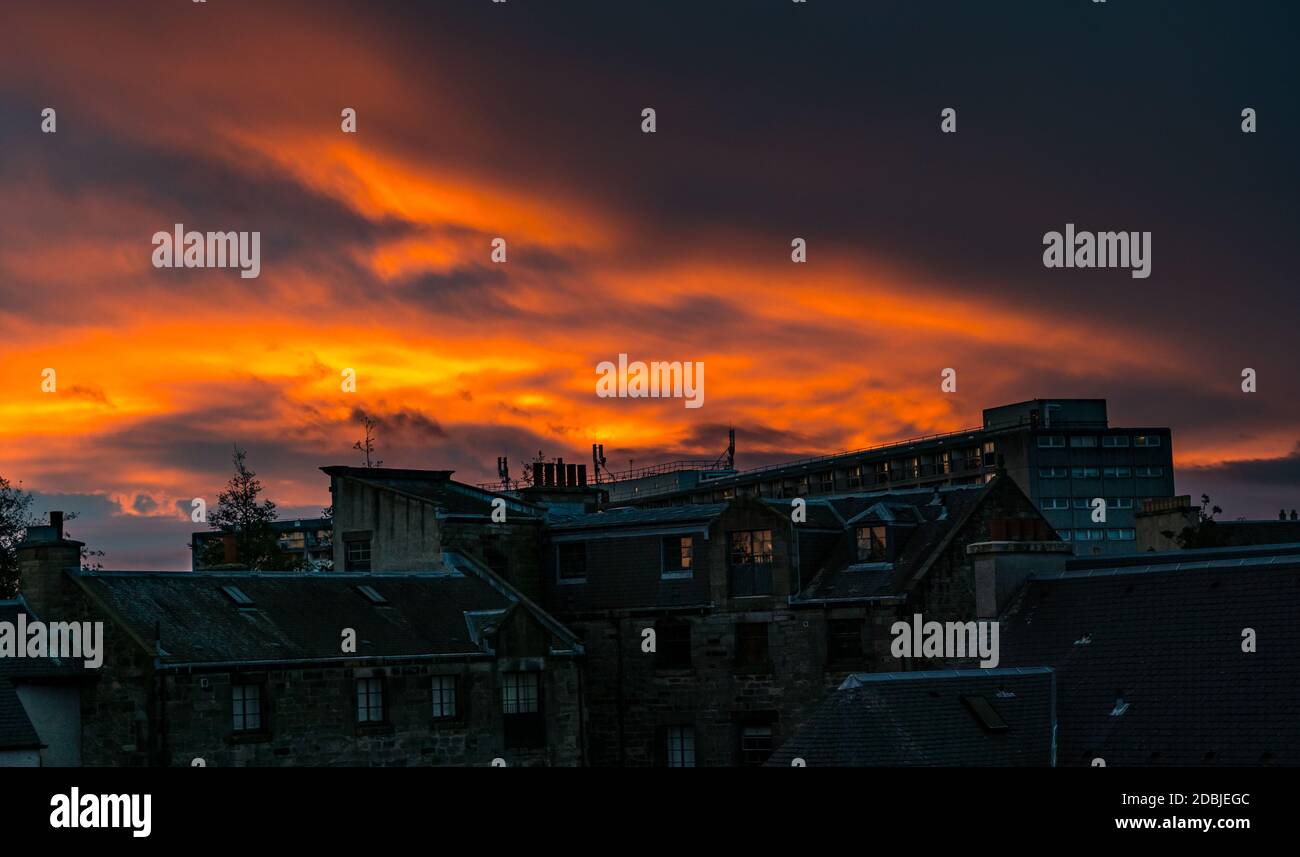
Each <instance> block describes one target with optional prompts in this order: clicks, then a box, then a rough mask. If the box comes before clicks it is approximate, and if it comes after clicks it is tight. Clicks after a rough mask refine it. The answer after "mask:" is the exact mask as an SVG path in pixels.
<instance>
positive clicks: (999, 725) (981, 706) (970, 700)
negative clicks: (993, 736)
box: [961, 696, 1008, 732]
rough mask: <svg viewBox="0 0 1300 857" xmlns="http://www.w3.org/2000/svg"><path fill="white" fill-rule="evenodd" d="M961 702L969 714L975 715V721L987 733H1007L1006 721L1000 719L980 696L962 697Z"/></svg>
mask: <svg viewBox="0 0 1300 857" xmlns="http://www.w3.org/2000/svg"><path fill="white" fill-rule="evenodd" d="M961 701H962V702H964V703H966V707H967V708H969V709H970V713H971V714H974V715H975V719H976V720H978V721H979V722H980V725H981V726H983V727H984V729H985V730H986V731H988V732H1005V731H1007V728H1008V727H1007V721H1005V720H1003V719H1002V715H1001V714H998V712H997V711H996V710H995V709H994V708H993V706H992V705H990V704H989V701H988V700H987V699H985V698H984V697H982V696H963V697H962V698H961Z"/></svg>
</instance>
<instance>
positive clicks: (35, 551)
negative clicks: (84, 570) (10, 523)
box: [17, 512, 84, 620]
mask: <svg viewBox="0 0 1300 857" xmlns="http://www.w3.org/2000/svg"><path fill="white" fill-rule="evenodd" d="M83 545H84V542H78V541H74V540H73V539H65V538H64V537H63V513H62V512H51V513H50V525H49V526H46V527H28V528H27V533H26V535H25V537H24V538H23V540H22V541H21V542H19V544H18V546H17V552H18V591H19V592H21V593H22V595H23V597H24V598H25V599H27V603H28V604H30V605H31V606H32V610H33V611H35V612H36V614H37V615H38V616H41V617H42V618H44V619H47V620H55V619H63V618H65V617H69V616H75V615H76V613H77V611H78V609H79V604H80V602H81V595H80V590H79V589H78V588H77V585H76V584H75V583H73V582H72V581H71V580H69V579H68V576H67V575H66V574H65V571H67V570H68V569H74V570H76V569H80V568H81V548H82V547H83Z"/></svg>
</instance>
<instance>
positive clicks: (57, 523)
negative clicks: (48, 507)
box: [50, 512, 63, 539]
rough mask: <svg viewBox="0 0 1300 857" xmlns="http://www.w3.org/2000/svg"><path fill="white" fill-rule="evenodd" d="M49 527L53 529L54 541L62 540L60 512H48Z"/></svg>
mask: <svg viewBox="0 0 1300 857" xmlns="http://www.w3.org/2000/svg"><path fill="white" fill-rule="evenodd" d="M50 526H51V527H53V528H54V537H55V538H56V539H62V538H63V513H62V512H50Z"/></svg>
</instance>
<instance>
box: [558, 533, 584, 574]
mask: <svg viewBox="0 0 1300 857" xmlns="http://www.w3.org/2000/svg"><path fill="white" fill-rule="evenodd" d="M555 551H556V560H555V561H556V567H557V568H558V569H559V575H560V580H569V581H579V580H586V579H587V543H586V542H564V543H562V544H559V545H556V547H555Z"/></svg>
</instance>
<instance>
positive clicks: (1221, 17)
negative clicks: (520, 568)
mask: <svg viewBox="0 0 1300 857" xmlns="http://www.w3.org/2000/svg"><path fill="white" fill-rule="evenodd" d="M1298 25H1300V11H1297V9H1296V7H1294V6H1293V4H1289V3H1282V2H1278V3H1264V2H1242V3H1234V4H1218V3H1216V4H1211V3H1188V2H1173V0H1171V1H1170V2H1124V1H1123V0H1112V2H1108V3H1093V2H1088V0H1061V2H1055V0H1052V2H1048V0H1034V2H992V3H969V2H967V3H959V2H915V0H899V2H889V1H888V0H884V1H883V2H834V0H809V2H807V3H802V4H795V3H790V2H785V0H734V2H731V1H729V0H708V2H704V0H699V2H691V3H678V2H665V0H656V2H640V0H621V1H620V2H617V3H615V2H607V0H601V1H600V2H597V1H596V0H587V1H586V2H578V0H509V2H507V3H491V2H488V0H441V2H426V3H420V2H391V3H386V2H366V3H342V2H320V0H313V2H309V3H308V2H301V3H295V2H275V3H268V2H257V0H210V2H206V3H192V2H183V0H166V2H135V0H123V2H115V3H102V2H99V3H96V2H87V3H71V2H59V0H50V2H41V3H34V2H6V3H4V4H0V476H3V477H5V478H7V479H9V480H10V481H12V482H15V483H16V482H19V481H21V483H22V485H23V487H24V488H27V489H29V490H32V491H34V492H35V493H36V495H37V510H38V511H40V512H42V513H44V512H46V511H48V510H49V509H64V510H67V511H75V512H77V513H78V518H77V520H75V521H74V522H73V523H72V524H71V525H70V526H69V531H70V532H71V534H72V535H73V536H74V537H76V538H79V539H82V540H84V541H87V542H88V543H89V544H90V546H91V547H92V548H98V549H102V550H104V551H105V552H106V556H105V558H104V560H103V562H104V564H105V567H107V568H118V569H139V568H154V569H180V568H188V567H189V557H188V549H187V547H186V544H187V542H188V540H189V533H190V532H192V531H193V530H195V529H202V527H201V526H196V525H195V524H193V523H192V522H191V520H190V509H191V501H192V499H193V498H196V497H201V498H205V499H206V500H207V502H208V503H209V504H215V500H216V495H217V493H218V492H219V490H220V489H221V487H222V486H223V484H224V483H225V481H226V479H227V478H228V477H229V475H230V473H231V463H230V456H231V450H232V444H238V445H239V447H240V448H243V449H246V450H247V452H248V462H249V464H250V466H251V467H252V468H253V469H254V470H255V471H256V472H257V473H258V475H259V477H260V478H261V479H262V481H263V483H264V485H265V487H266V492H267V496H269V497H270V498H271V499H273V500H275V501H276V502H277V503H278V504H279V505H280V508H281V512H282V517H295V516H314V515H315V514H317V513H318V512H319V510H320V509H321V507H323V506H326V505H328V504H329V494H328V478H327V477H325V475H324V474H322V473H321V472H320V471H319V469H318V468H319V467H321V466H324V465H331V464H359V463H361V460H362V459H361V456H360V454H359V453H357V452H356V451H354V450H353V449H352V445H353V443H355V442H356V441H357V440H358V439H359V438H360V437H361V435H362V429H361V426H360V423H361V420H362V419H363V418H364V417H366V416H369V417H370V418H372V419H374V420H375V421H376V422H377V423H378V428H377V435H378V439H377V445H378V456H379V458H381V459H383V461H384V464H385V465H386V466H389V467H409V468H431V469H450V470H454V471H455V472H456V478H457V479H461V480H464V481H468V482H479V481H486V480H490V479H494V478H495V474H496V458H497V456H502V455H504V456H508V457H509V458H510V460H511V462H512V468H513V469H514V470H515V471H516V472H517V471H519V470H521V469H522V466H523V462H524V461H525V460H527V459H531V458H532V457H534V456H535V455H536V454H537V452H539V451H542V452H544V453H545V454H546V455H547V456H548V457H549V456H557V455H559V456H563V457H564V458H565V459H566V460H571V461H587V460H589V458H590V448H591V444H592V443H603V444H604V445H605V451H606V457H607V458H608V460H609V463H610V466H611V467H613V468H615V469H622V468H624V467H626V466H628V464H629V462H632V463H634V465H635V466H639V465H643V464H652V463H657V462H662V461H667V460H672V459H677V458H699V457H703V458H713V457H716V456H717V455H718V454H719V453H721V452H722V451H723V449H724V448H725V447H726V443H727V428H728V427H729V426H735V428H736V433H737V446H738V450H737V464H738V466H740V467H741V468H746V467H753V466H759V465H762V464H767V463H770V462H774V461H779V460H783V459H786V458H791V457H802V456H807V455H817V454H824V453H830V452H835V451H838V450H844V449H853V448H860V447H864V446H870V445H873V444H877V443H884V442H889V441H892V440H898V439H903V438H908V437H914V436H919V435H924V434H929V433H935V432H943V431H949V430H956V429H961V428H966V427H971V426H976V425H979V423H980V419H981V410H982V409H983V408H985V407H991V406H995V405H999V404H1005V403H1009V402H1015V401H1021V400H1025V399H1029V398H1035V397H1098V398H1106V399H1108V400H1109V403H1110V416H1111V423H1112V425H1132V426H1170V427H1171V428H1172V430H1173V447H1174V459H1175V466H1176V477H1177V482H1176V488H1177V491H1178V492H1180V493H1188V494H1192V495H1193V496H1199V495H1200V494H1201V493H1208V494H1210V495H1211V496H1212V498H1213V500H1214V502H1215V503H1216V504H1217V505H1220V506H1221V507H1222V508H1223V510H1224V516H1225V517H1226V518H1229V519H1232V518H1237V517H1250V518H1256V517H1268V518H1271V517H1276V514H1277V510H1278V508H1279V507H1285V508H1287V509H1290V508H1292V507H1296V506H1300V382H1298V381H1297V377H1296V375H1297V372H1296V363H1297V358H1296V349H1295V342H1296V323H1297V320H1298V319H1300V310H1298V309H1297V307H1298V302H1297V295H1298V292H1297V288H1296V278H1295V266H1294V261H1293V253H1294V249H1295V248H1296V247H1297V246H1298V245H1297V241H1296V232H1297V228H1298V227H1300V207H1298V206H1297V191H1298V190H1300V167H1297V161H1296V158H1295V152H1296V151H1298V150H1300V146H1298V145H1297V141H1298V140H1300V134H1298V132H1300V117H1298V108H1297V104H1296V99H1295V95H1294V94H1295V91H1296V84H1297V83H1298V82H1300V81H1298V80H1297V78H1298V77H1300V75H1298V74H1297V71H1296V64H1295V57H1296V55H1297V47H1298V45H1297V42H1298V41H1300V38H1298V34H1300V26H1298ZM47 107H52V108H54V109H55V111H56V122H57V125H56V131H55V132H54V133H42V130H41V124H42V116H41V112H42V110H43V109H44V108H47ZM647 107H650V108H653V109H654V110H655V112H656V130H655V132H654V133H652V134H649V133H643V131H642V111H643V110H644V109H645V108H647ZM1247 107H1249V108H1252V109H1254V110H1255V111H1256V115H1257V123H1258V125H1257V127H1258V130H1257V132H1256V133H1253V134H1246V133H1243V132H1242V130H1241V122H1242V119H1241V113H1242V110H1243V109H1245V108H1247ZM345 108H352V109H354V110H355V111H356V117H357V118H356V128H357V132H356V133H355V134H351V133H345V132H344V131H343V130H342V128H341V122H342V120H341V113H342V111H343V110H344V109H345ZM945 108H953V109H954V110H956V111H957V114H956V115H957V132H956V133H953V134H945V133H942V132H941V131H940V113H941V111H942V110H944V109H945ZM176 223H181V224H184V226H185V228H186V229H187V230H190V229H193V230H198V231H209V230H213V231H225V230H235V231H249V232H251V231H257V232H260V235H261V273H260V276H258V277H256V278H242V277H240V275H239V272H238V271H237V270H232V269H214V268H188V269H187V268H156V267H154V265H153V263H152V256H153V251H154V246H153V244H152V243H151V241H152V236H153V235H154V233H156V232H158V231H170V230H171V229H172V228H173V224H176ZM1067 223H1073V224H1076V226H1077V228H1078V229H1081V230H1094V231H1107V230H1124V231H1149V232H1150V233H1151V254H1152V265H1151V275H1150V277H1149V278H1146V279H1135V278H1132V277H1131V276H1130V275H1129V272H1128V271H1127V270H1124V269H1121V270H1113V269H1048V268H1045V267H1044V265H1043V261H1042V254H1043V236H1044V234H1045V233H1046V232H1048V231H1051V230H1057V231H1061V230H1063V229H1064V227H1065V224H1067ZM495 238H503V239H505V242H506V248H507V261H506V262H505V263H499V262H494V261H493V260H492V258H491V253H492V242H493V239H495ZM795 238H803V239H804V240H805V241H806V243H807V261H806V263H803V264H796V263H794V262H792V260H791V242H792V240H793V239H795ZM620 353H625V354H628V355H629V359H630V360H638V359H640V360H645V361H650V360H682V361H695V362H703V363H704V364H705V366H706V372H705V404H704V406H703V407H700V408H686V407H684V403H683V401H682V400H680V399H626V398H622V399H620V398H600V397H598V396H596V395H595V381H596V379H597V374H596V366H597V365H598V364H599V363H600V362H601V361H606V360H611V361H616V360H617V359H618V355H619V354H620ZM46 368H53V369H54V370H55V371H56V382H57V386H56V390H55V392H52V393H50V392H44V391H43V390H42V380H43V376H42V372H43V370H44V369H46ZM349 368H350V369H353V370H355V373H356V389H355V391H354V392H346V391H344V390H343V388H342V387H343V385H342V383H341V376H342V372H343V370H345V369H349ZM946 368H952V369H954V370H955V371H956V380H957V390H956V392H952V393H946V392H943V391H941V389H940V382H941V380H942V379H941V373H942V372H943V370H944V369H946ZM1244 368H1253V369H1255V371H1256V376H1257V391H1256V392H1253V393H1244V392H1243V391H1242V389H1241V383H1242V380H1241V378H1242V370H1243V369H1244Z"/></svg>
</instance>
